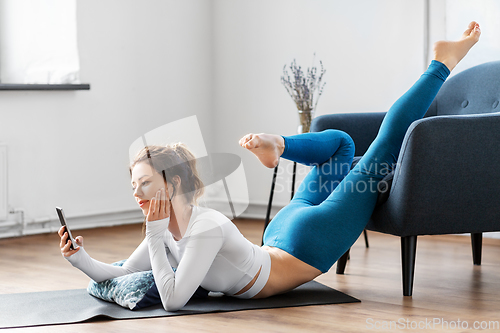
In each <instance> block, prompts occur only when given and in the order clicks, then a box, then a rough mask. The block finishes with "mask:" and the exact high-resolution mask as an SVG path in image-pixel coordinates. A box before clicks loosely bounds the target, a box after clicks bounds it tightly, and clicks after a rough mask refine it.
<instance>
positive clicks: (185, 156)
mask: <svg viewBox="0 0 500 333" xmlns="http://www.w3.org/2000/svg"><path fill="white" fill-rule="evenodd" d="M141 162H146V163H148V164H149V165H150V166H151V167H152V168H153V169H155V171H156V172H158V173H159V174H160V175H162V176H163V180H164V181H165V182H167V183H170V184H172V185H174V188H175V183H174V182H173V178H174V177H175V176H178V177H179V178H180V179H181V186H180V188H175V191H176V192H175V194H174V195H176V194H184V196H185V197H186V200H187V202H188V204H195V205H197V204H198V199H199V198H200V197H201V196H202V195H203V191H204V186H203V182H202V180H201V178H200V176H199V174H198V170H197V168H196V157H195V156H194V155H193V153H191V151H190V150H189V149H188V148H187V147H186V145H184V144H183V143H174V144H169V145H166V146H157V145H153V146H146V147H144V148H143V149H141V150H140V151H139V153H138V154H137V155H136V157H135V158H134V160H133V162H132V163H131V164H130V168H129V170H130V175H132V169H133V168H134V166H136V165H137V164H138V163H141ZM171 199H172V198H171Z"/></svg>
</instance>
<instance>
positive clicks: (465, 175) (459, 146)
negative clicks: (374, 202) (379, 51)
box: [367, 113, 500, 236]
mask: <svg viewBox="0 0 500 333" xmlns="http://www.w3.org/2000/svg"><path fill="white" fill-rule="evenodd" d="M499 129H500V113H490V114H475V115H462V116H436V117H429V118H424V119H421V120H418V121H416V122H414V123H413V124H412V125H411V126H410V128H409V129H408V131H407V133H406V137H405V139H404V142H403V145H402V148H401V152H400V155H399V159H398V164H397V166H396V169H395V173H394V179H393V183H392V187H391V191H390V195H389V197H388V199H387V201H386V202H385V203H384V204H382V205H380V206H379V207H377V208H376V209H375V211H374V214H373V215H372V221H370V223H369V224H368V226H367V227H368V229H370V230H375V231H381V232H385V233H390V234H393V235H397V236H410V235H433V234H450V233H464V232H467V233H470V232H486V231H498V230H500V209H498V207H500V195H499V194H498V193H499V191H500V130H499Z"/></svg>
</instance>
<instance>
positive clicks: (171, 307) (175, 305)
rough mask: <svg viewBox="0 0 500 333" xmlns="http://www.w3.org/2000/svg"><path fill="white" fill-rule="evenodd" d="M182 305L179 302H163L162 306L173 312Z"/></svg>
mask: <svg viewBox="0 0 500 333" xmlns="http://www.w3.org/2000/svg"><path fill="white" fill-rule="evenodd" d="M182 307H183V305H179V304H169V303H163V308H164V309H165V311H167V312H175V311H178V310H180V309H181V308H182Z"/></svg>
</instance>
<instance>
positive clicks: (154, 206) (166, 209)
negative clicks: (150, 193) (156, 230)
mask: <svg viewBox="0 0 500 333" xmlns="http://www.w3.org/2000/svg"><path fill="white" fill-rule="evenodd" d="M169 199H170V197H169V194H168V191H165V189H164V188H162V189H161V190H159V191H158V192H156V196H155V197H154V198H152V199H151V201H150V205H149V211H148V215H147V216H146V221H147V222H152V221H158V220H163V219H166V218H168V217H170V200H169Z"/></svg>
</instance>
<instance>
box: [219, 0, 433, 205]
mask: <svg viewBox="0 0 500 333" xmlns="http://www.w3.org/2000/svg"><path fill="white" fill-rule="evenodd" d="M213 15H214V18H213V22H214V42H215V44H214V45H215V46H214V47H215V48H214V59H215V67H214V78H215V87H216V91H215V106H214V117H215V124H216V126H215V129H216V131H215V146H216V147H217V148H218V149H219V150H221V151H226V152H232V153H237V154H240V155H241V157H242V158H243V161H244V164H245V170H246V173H247V180H248V183H249V184H248V185H249V191H250V203H251V204H266V202H267V200H268V196H269V189H270V182H271V178H272V170H271V169H266V168H264V167H262V166H261V165H260V163H259V162H258V160H257V159H256V158H254V157H253V156H251V154H250V153H246V152H244V151H242V149H241V148H240V147H239V146H238V145H237V142H238V139H239V138H240V137H241V136H243V135H244V134H246V133H248V132H256V133H259V132H270V133H277V134H282V135H291V134H295V133H296V130H297V125H298V115H297V111H296V108H295V106H294V104H293V103H292V100H291V98H290V97H289V95H288V94H287V92H286V90H285V88H284V87H283V86H282V85H281V82H280V76H281V74H282V69H283V66H284V65H285V64H290V62H291V61H292V60H293V59H297V62H298V64H299V65H302V66H303V67H309V66H311V63H312V60H313V54H314V53H316V60H317V61H319V60H322V61H323V64H324V66H325V68H326V70H327V72H326V74H325V82H326V86H325V89H324V92H323V95H322V96H321V99H320V101H319V103H318V110H317V115H321V114H327V113H335V112H360V111H387V109H388V108H389V107H390V106H391V104H392V103H393V102H394V101H395V100H396V98H397V97H399V95H401V94H402V93H403V92H404V91H405V90H406V89H407V88H409V87H410V85H411V84H412V83H413V82H414V81H415V80H416V79H417V78H418V77H419V75H420V74H421V73H422V71H423V61H424V57H423V53H424V51H423V42H424V40H423V32H424V26H423V23H424V19H423V15H424V2H423V1H399V0H378V1H372V0H355V1H331V0H316V1H304V0H273V1H268V0H253V1H243V0H215V2H214V12H213ZM281 163H282V164H283V165H286V169H288V170H290V167H289V165H288V164H287V163H286V161H282V162H281ZM302 173H303V172H302ZM288 180H289V177H286V175H282V176H280V177H279V178H278V186H277V190H278V191H277V192H278V193H276V197H275V203H276V204H278V205H284V204H286V203H287V202H288V201H289V192H288V190H286V191H285V190H284V189H285V187H286V186H287V181H288ZM263 211H265V210H263Z"/></svg>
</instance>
